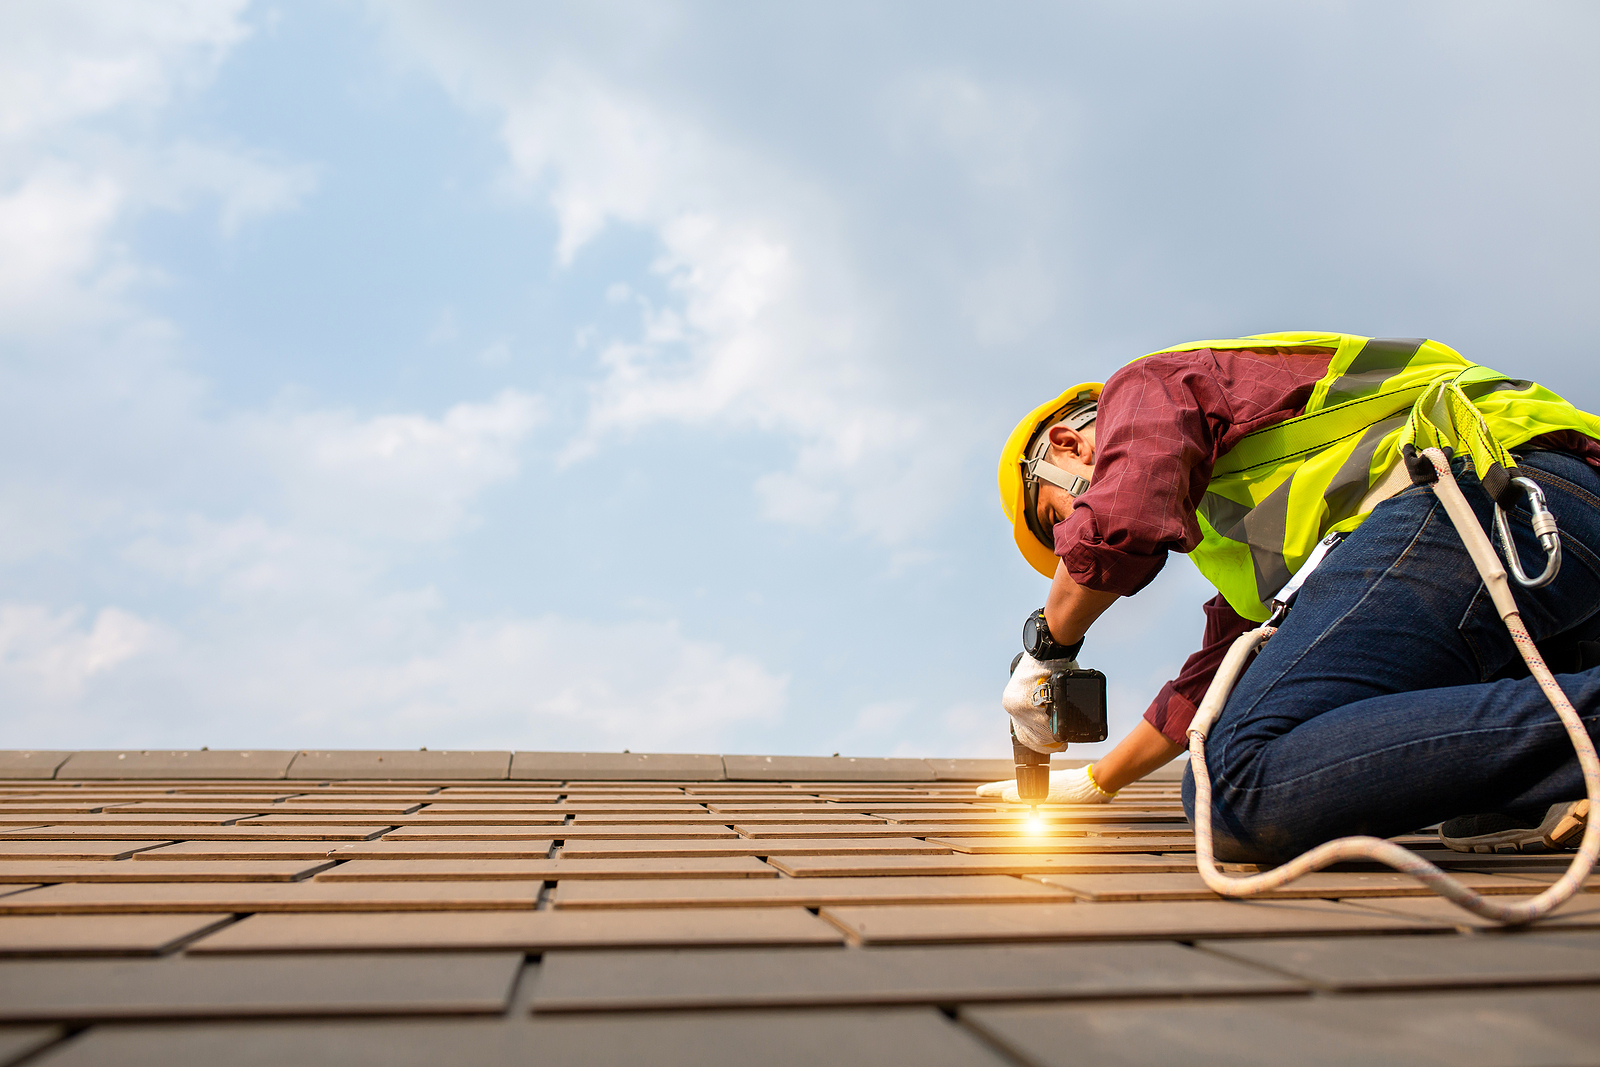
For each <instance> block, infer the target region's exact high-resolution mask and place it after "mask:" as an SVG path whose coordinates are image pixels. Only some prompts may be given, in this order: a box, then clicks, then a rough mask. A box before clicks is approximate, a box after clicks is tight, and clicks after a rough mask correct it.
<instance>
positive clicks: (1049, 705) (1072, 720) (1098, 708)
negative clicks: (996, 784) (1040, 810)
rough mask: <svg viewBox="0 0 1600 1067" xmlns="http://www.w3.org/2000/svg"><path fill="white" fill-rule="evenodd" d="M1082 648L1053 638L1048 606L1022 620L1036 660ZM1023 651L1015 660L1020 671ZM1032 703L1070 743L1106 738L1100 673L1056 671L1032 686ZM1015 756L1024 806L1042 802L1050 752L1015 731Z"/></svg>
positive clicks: (1026, 644)
mask: <svg viewBox="0 0 1600 1067" xmlns="http://www.w3.org/2000/svg"><path fill="white" fill-rule="evenodd" d="M1082 647H1083V642H1082V641H1079V642H1078V643H1077V644H1073V645H1059V644H1057V643H1056V641H1055V638H1053V637H1051V636H1050V626H1049V624H1048V623H1046V622H1045V621H1044V609H1043V608H1040V609H1039V610H1038V611H1036V612H1034V613H1033V614H1032V615H1029V616H1028V621H1027V622H1024V623H1023V624H1022V649H1023V652H1026V653H1027V654H1028V655H1030V656H1032V657H1033V658H1034V659H1036V660H1071V659H1075V658H1076V657H1077V655H1078V650H1079V649H1080V648H1082ZM1021 660H1022V653H1021V652H1019V653H1017V656H1016V658H1015V659H1013V660H1012V661H1011V672H1012V673H1013V674H1014V673H1016V670H1017V664H1018V663H1019V662H1020V661H1021ZM1033 706H1034V707H1036V708H1040V709H1041V710H1043V711H1044V713H1045V717H1046V721H1047V722H1048V723H1049V726H1050V732H1051V733H1052V734H1053V735H1054V736H1055V739H1056V740H1057V741H1060V742H1064V743H1067V744H1079V745H1086V744H1092V743H1094V742H1096V741H1104V740H1105V739H1106V736H1107V732H1106V676H1105V675H1103V674H1101V673H1100V672H1099V671H1094V670H1084V669H1082V668H1076V667H1074V668H1069V669H1067V670H1060V671H1053V672H1052V673H1051V674H1050V676H1049V677H1048V678H1045V679H1043V680H1042V681H1040V682H1039V684H1038V685H1037V686H1035V687H1034V690H1033ZM1011 755H1012V758H1013V760H1014V761H1015V762H1016V765H1017V797H1018V799H1020V800H1021V801H1022V802H1023V803H1025V804H1035V805H1037V804H1039V803H1041V802H1042V801H1044V800H1045V799H1046V798H1047V797H1049V795H1050V753H1048V752H1035V751H1034V750H1033V749H1031V748H1029V747H1028V746H1027V745H1025V744H1023V743H1022V742H1021V741H1018V740H1017V731H1016V729H1015V728H1013V729H1012V731H1011Z"/></svg>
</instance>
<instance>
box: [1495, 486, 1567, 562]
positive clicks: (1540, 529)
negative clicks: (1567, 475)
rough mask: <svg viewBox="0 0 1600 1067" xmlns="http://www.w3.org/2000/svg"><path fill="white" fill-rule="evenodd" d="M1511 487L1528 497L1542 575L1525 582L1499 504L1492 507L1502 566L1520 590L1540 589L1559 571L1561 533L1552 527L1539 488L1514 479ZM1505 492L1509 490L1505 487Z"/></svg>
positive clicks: (1553, 519) (1509, 529) (1552, 517)
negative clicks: (1504, 565)
mask: <svg viewBox="0 0 1600 1067" xmlns="http://www.w3.org/2000/svg"><path fill="white" fill-rule="evenodd" d="M1511 485H1514V486H1516V487H1517V488H1519V489H1521V490H1522V491H1523V493H1525V494H1526V495H1527V497H1528V511H1529V512H1530V513H1531V514H1532V516H1533V521H1532V526H1533V535H1534V536H1535V537H1537V538H1538V539H1539V547H1540V548H1543V549H1544V571H1543V572H1542V573H1540V575H1539V576H1538V577H1537V578H1529V577H1528V575H1527V572H1525V571H1524V570H1523V569H1522V560H1520V559H1519V558H1518V557H1517V546H1516V542H1514V541H1513V540H1511V527H1510V526H1509V525H1508V524H1507V523H1506V512H1505V509H1504V508H1502V507H1501V506H1500V502H1499V501H1498V500H1497V501H1495V505H1494V528H1495V532H1496V533H1498V534H1499V535H1500V546H1501V549H1502V551H1504V553H1505V557H1506V566H1507V567H1508V568H1509V569H1510V571H1511V576H1512V577H1513V578H1515V579H1516V580H1517V584H1518V585H1520V586H1522V587H1523V588H1524V589H1542V588H1544V587H1545V586H1547V585H1549V584H1550V583H1551V582H1552V581H1554V580H1555V576H1556V575H1557V574H1558V573H1560V571H1561V531H1560V530H1559V529H1558V528H1557V527H1556V517H1555V516H1554V515H1553V514H1551V512H1550V508H1549V507H1547V506H1546V505H1545V502H1544V490H1543V489H1541V488H1539V483H1538V482H1535V481H1534V480H1533V479H1532V478H1526V477H1523V476H1521V475H1518V476H1517V477H1515V478H1512V479H1511ZM1508 488H1509V486H1508Z"/></svg>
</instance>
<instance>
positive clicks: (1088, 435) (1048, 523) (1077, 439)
mask: <svg viewBox="0 0 1600 1067" xmlns="http://www.w3.org/2000/svg"><path fill="white" fill-rule="evenodd" d="M1048 458H1049V461H1050V462H1051V463H1054V464H1055V465H1056V466H1058V467H1060V468H1061V469H1062V470H1064V471H1067V472H1068V473H1070V474H1076V475H1079V476H1081V477H1084V478H1090V479H1092V478H1093V477H1094V458H1095V456H1094V424H1093V423H1090V424H1089V425H1088V426H1085V427H1084V428H1083V429H1081V430H1070V429H1068V428H1067V427H1065V426H1052V427H1050V455H1049V457H1048ZM1073 499H1074V498H1073V496H1072V494H1071V493H1069V492H1067V491H1066V490H1065V489H1063V488H1061V487H1060V486H1059V485H1056V484H1054V483H1053V482H1046V481H1043V480H1041V481H1040V482H1039V510H1038V513H1037V514H1038V517H1039V524H1040V526H1041V527H1042V528H1043V529H1046V530H1048V529H1050V528H1051V527H1053V526H1055V524H1056V523H1058V522H1060V521H1061V520H1062V519H1065V518H1066V517H1067V515H1068V514H1069V513H1070V512H1071V511H1072V501H1073Z"/></svg>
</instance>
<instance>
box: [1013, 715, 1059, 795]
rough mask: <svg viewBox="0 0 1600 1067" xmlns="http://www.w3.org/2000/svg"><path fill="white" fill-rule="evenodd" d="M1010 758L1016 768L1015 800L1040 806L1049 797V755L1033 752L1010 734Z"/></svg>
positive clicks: (1014, 733)
mask: <svg viewBox="0 0 1600 1067" xmlns="http://www.w3.org/2000/svg"><path fill="white" fill-rule="evenodd" d="M1011 757H1012V760H1013V761H1014V762H1015V763H1016V767H1017V799H1019V800H1021V801H1022V802H1023V803H1024V804H1040V803H1043V802H1044V800H1045V799H1046V798H1048V797H1049V796H1050V754H1049V753H1048V752H1035V751H1034V750H1033V749H1031V748H1029V747H1028V746H1027V745H1025V744H1023V743H1022V742H1021V741H1018V740H1017V733H1016V731H1015V730H1013V731H1012V732H1011Z"/></svg>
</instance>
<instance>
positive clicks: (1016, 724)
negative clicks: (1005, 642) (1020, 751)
mask: <svg viewBox="0 0 1600 1067" xmlns="http://www.w3.org/2000/svg"><path fill="white" fill-rule="evenodd" d="M1077 665H1078V661H1077V660H1075V659H1047V660H1037V659H1034V658H1033V657H1032V656H1030V655H1028V654H1027V653H1026V652H1024V653H1023V654H1022V658H1021V659H1019V660H1017V666H1016V669H1015V670H1013V671H1012V672H1011V680H1010V681H1009V682H1007V683H1006V688H1005V691H1004V692H1003V693H1001V694H1000V704H1001V706H1002V707H1004V708H1005V709H1006V714H1007V715H1009V716H1011V725H1012V727H1013V728H1014V729H1015V730H1016V732H1017V740H1018V741H1021V742H1022V743H1023V744H1025V745H1027V746H1028V747H1029V748H1031V749H1033V750H1034V751H1035V752H1062V751H1065V749H1066V747H1067V744H1066V742H1065V741H1057V740H1056V739H1055V735H1054V734H1053V733H1051V731H1050V716H1048V715H1046V714H1045V712H1044V709H1043V708H1038V707H1035V706H1034V704H1033V692H1034V690H1035V689H1037V688H1038V686H1039V683H1040V682H1042V681H1044V680H1046V679H1047V678H1049V677H1050V674H1051V672H1053V671H1064V670H1069V669H1071V668H1074V667H1076V666H1077Z"/></svg>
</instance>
